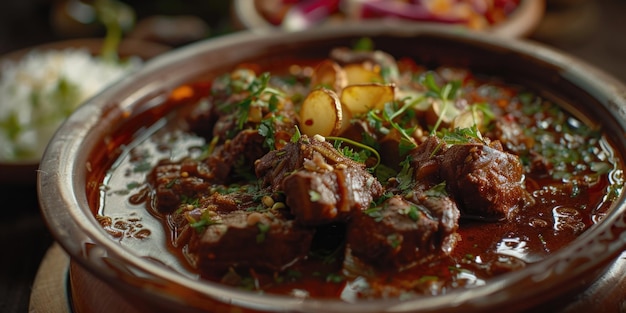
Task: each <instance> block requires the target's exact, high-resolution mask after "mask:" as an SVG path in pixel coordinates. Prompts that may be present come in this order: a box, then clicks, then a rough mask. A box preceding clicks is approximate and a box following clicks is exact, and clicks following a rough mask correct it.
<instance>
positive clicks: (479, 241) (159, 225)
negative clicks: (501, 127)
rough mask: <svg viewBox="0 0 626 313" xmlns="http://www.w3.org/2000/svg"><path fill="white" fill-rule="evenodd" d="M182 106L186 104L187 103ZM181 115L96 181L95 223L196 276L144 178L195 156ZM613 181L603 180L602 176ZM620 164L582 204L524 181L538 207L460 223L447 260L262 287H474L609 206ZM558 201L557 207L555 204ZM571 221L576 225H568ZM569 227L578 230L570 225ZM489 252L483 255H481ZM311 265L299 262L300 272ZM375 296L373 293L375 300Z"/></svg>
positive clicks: (337, 293)
mask: <svg viewBox="0 0 626 313" xmlns="http://www.w3.org/2000/svg"><path fill="white" fill-rule="evenodd" d="M190 105H193V103H192V104H190ZM185 111H186V110H178V111H174V112H173V113H171V114H170V115H168V116H167V117H165V118H163V119H161V120H159V121H158V122H157V123H155V124H154V125H153V126H152V127H150V128H148V129H145V130H143V131H141V132H140V133H139V134H137V136H135V138H136V139H134V140H133V141H132V142H131V143H129V144H128V145H127V146H125V147H124V148H123V149H122V150H123V152H122V153H121V154H120V156H119V157H118V158H117V159H116V161H115V162H114V164H113V166H112V167H111V168H110V170H109V171H108V172H107V174H106V176H105V177H104V179H103V181H102V187H101V188H100V193H99V198H100V199H99V209H98V213H97V218H98V220H99V221H100V222H101V224H102V225H103V226H104V229H105V230H106V231H107V232H108V233H109V234H110V235H111V238H112V240H115V241H117V242H119V243H120V244H121V245H123V246H125V247H127V248H128V249H129V250H131V251H134V252H135V253H137V254H140V255H141V256H143V257H146V258H149V259H152V260H156V261H158V262H160V263H162V264H164V265H165V266H167V267H169V268H171V269H173V270H174V271H176V272H179V273H181V274H183V275H186V276H189V277H194V278H199V275H198V274H196V273H195V272H194V269H193V268H192V267H191V266H190V265H189V264H188V262H185V257H184V255H185V253H184V247H181V246H176V242H178V240H177V239H178V238H177V236H179V235H180V232H179V230H176V229H175V230H173V231H170V227H171V223H169V221H168V219H167V218H164V217H163V216H161V215H160V214H158V213H156V212H155V211H154V210H153V205H152V204H151V203H150V199H151V194H150V190H149V188H148V186H147V182H146V175H147V173H148V171H149V170H150V169H151V168H153V167H154V166H155V165H156V163H157V162H158V161H159V160H162V159H169V160H172V161H177V160H180V159H182V158H183V157H186V156H189V155H191V156H198V155H200V154H202V151H203V150H202V149H203V148H202V147H203V146H205V145H206V144H207V142H206V140H205V139H204V138H201V137H199V136H197V135H194V134H191V133H188V132H187V131H186V127H187V125H186V124H185V122H184V121H183V116H182V115H184V114H183V113H181V112H185ZM602 148H603V151H602V153H604V154H606V155H607V156H609V157H612V156H613V151H612V150H611V147H610V145H609V144H608V143H607V140H606V139H602ZM610 178H612V179H615V181H609V179H610ZM621 180H622V178H621V164H617V165H614V168H613V169H612V171H611V172H610V174H609V175H608V176H602V178H601V181H600V182H598V183H596V184H595V185H594V188H591V189H588V190H586V191H584V193H583V194H582V195H580V196H582V197H586V199H587V201H586V203H588V204H589V205H588V207H581V206H580V205H578V204H577V201H576V200H575V199H573V198H572V197H571V196H570V195H569V194H567V193H565V192H563V190H560V189H559V190H555V189H551V188H550V187H549V186H548V187H540V186H544V185H545V184H546V183H549V182H551V181H550V180H549V179H547V178H546V177H540V176H537V177H533V176H532V175H530V176H529V177H527V185H526V187H527V188H528V190H529V191H531V193H532V194H534V195H536V196H538V197H540V196H542V195H547V196H548V197H546V198H547V199H549V201H546V203H540V204H537V205H535V206H534V207H532V210H526V211H521V212H520V214H519V215H518V216H517V217H516V219H515V221H514V222H509V223H488V222H482V221H473V220H461V221H460V227H459V230H458V233H459V234H460V235H461V238H462V240H461V241H460V242H459V244H458V245H457V247H456V248H455V250H454V252H453V253H452V255H451V256H450V257H449V258H444V259H441V260H437V261H434V262H430V263H426V264H422V265H418V266H415V267H412V268H410V269H408V270H406V271H403V272H402V275H395V274H397V273H396V272H395V271H393V270H390V271H389V272H384V271H380V272H379V273H377V275H376V278H374V279H372V280H370V281H369V282H367V283H366V282H364V281H363V275H362V274H363V273H364V272H366V271H367V269H366V267H365V266H363V265H362V264H359V263H358V261H357V260H351V259H350V260H347V261H346V264H348V265H351V266H348V269H347V271H346V273H345V274H346V276H347V277H348V280H347V281H344V282H342V283H340V284H329V283H326V282H324V281H323V280H320V279H319V277H314V276H313V275H311V276H306V275H305V277H303V278H302V280H301V281H300V283H291V284H282V285H275V286H272V287H270V288H267V289H265V291H266V292H270V293H283V294H297V291H299V290H300V291H301V290H307V293H306V296H315V297H340V298H342V299H345V300H348V299H353V298H358V297H361V296H363V295H365V296H366V297H367V293H368V288H369V286H371V285H375V284H381V285H392V286H406V285H411V284H413V286H412V287H411V288H413V289H414V290H419V292H421V293H423V294H439V293H442V292H446V290H449V289H451V288H458V287H471V286H480V285H484V284H486V283H487V281H488V279H489V277H491V276H493V275H498V274H501V273H505V272H508V271H510V270H512V269H518V268H522V267H523V266H524V265H525V264H526V263H534V262H538V261H540V260H542V259H544V258H546V257H547V256H548V255H549V254H550V253H553V252H555V251H557V250H559V249H561V248H562V247H564V246H566V245H567V244H568V243H569V242H571V241H572V240H574V239H575V238H576V237H577V236H579V235H580V233H581V232H582V231H584V230H586V229H588V228H589V227H590V226H592V225H593V224H594V223H597V222H598V221H600V220H601V216H602V215H603V214H605V213H606V211H607V210H608V209H609V207H610V202H607V201H605V196H606V188H607V186H609V185H611V184H613V183H615V182H621ZM555 203H558V205H555ZM572 219H574V220H575V221H576V222H574V223H572V222H571V221H572ZM553 220H554V222H553ZM559 221H566V222H567V223H559ZM577 225H578V226H579V227H577ZM486 252H489V253H486ZM315 266H318V265H316V264H311V263H310V262H308V263H307V262H304V264H302V265H301V268H302V269H311V268H315ZM428 277H447V279H446V282H447V283H445V284H444V285H438V284H434V283H423V284H421V285H419V286H417V285H416V284H415V282H418V281H421V282H424V281H427V280H428ZM403 294H404V291H403V290H395V289H394V290H388V294H386V295H382V296H392V297H395V296H402V295H403ZM376 296H381V295H376Z"/></svg>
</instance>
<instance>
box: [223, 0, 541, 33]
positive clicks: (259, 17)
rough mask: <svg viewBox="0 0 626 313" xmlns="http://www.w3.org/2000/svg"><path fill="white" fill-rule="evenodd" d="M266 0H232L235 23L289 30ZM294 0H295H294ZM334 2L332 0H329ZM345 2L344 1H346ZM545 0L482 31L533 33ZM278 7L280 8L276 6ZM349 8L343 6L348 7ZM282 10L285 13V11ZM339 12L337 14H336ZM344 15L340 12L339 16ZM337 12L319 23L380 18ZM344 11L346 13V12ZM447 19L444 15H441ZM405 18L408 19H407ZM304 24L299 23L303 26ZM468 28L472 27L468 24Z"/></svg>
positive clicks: (525, 2)
mask: <svg viewBox="0 0 626 313" xmlns="http://www.w3.org/2000/svg"><path fill="white" fill-rule="evenodd" d="M263 1H267V0H233V2H232V12H233V13H232V14H233V20H234V21H235V23H236V25H237V26H239V27H240V28H244V29H250V30H252V31H254V32H264V31H276V30H286V29H290V28H289V27H285V26H281V25H277V23H278V22H277V21H270V20H268V19H267V18H266V17H265V15H264V14H262V13H261V12H260V11H259V7H260V4H265V5H267V4H268V3H271V7H272V9H276V7H277V6H280V5H281V4H280V2H281V1H280V0H278V1H267V2H263ZM292 2H293V1H292ZM329 2H332V1H329ZM339 2H340V4H339V6H340V7H343V8H346V7H348V6H350V5H353V4H355V5H356V4H358V2H359V1H345V2H343V1H339ZM344 3H345V4H344ZM545 6H546V3H545V0H520V2H519V4H518V6H517V7H516V8H515V9H514V11H513V12H512V13H510V15H508V16H507V17H506V18H505V19H504V20H503V21H501V22H499V23H494V24H491V25H489V26H487V27H486V28H483V29H480V30H479V31H481V32H485V33H490V34H495V35H500V36H505V37H525V36H528V35H530V34H531V33H532V32H533V30H535V28H536V27H537V26H538V25H539V23H540V22H541V20H542V18H543V15H544V12H545ZM276 10H277V11H279V10H281V9H276ZM346 10H348V9H344V11H346ZM281 14H284V12H282V13H281ZM335 15H337V14H335ZM339 15H341V16H339ZM339 15H338V16H332V17H329V18H326V19H324V20H323V21H322V22H321V23H320V24H331V25H334V26H340V25H341V23H343V22H345V21H346V20H351V21H352V22H354V21H355V20H358V21H362V22H369V21H371V20H375V19H379V18H371V19H370V18H368V19H358V18H357V17H347V14H345V13H344V14H339ZM344 15H345V16H344ZM442 19H445V18H442ZM403 20H404V21H409V20H405V19H403ZM409 22H410V23H421V24H442V25H444V24H445V25H449V26H450V27H463V28H468V27H464V26H463V24H458V23H454V22H452V21H448V22H445V23H444V22H442V23H439V22H435V21H418V20H416V21H409ZM301 27H302V26H301V25H300V26H298V28H301ZM468 29H469V28H468Z"/></svg>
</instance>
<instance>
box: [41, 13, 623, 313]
mask: <svg viewBox="0 0 626 313" xmlns="http://www.w3.org/2000/svg"><path fill="white" fill-rule="evenodd" d="M364 36H367V37H369V38H371V39H372V40H373V42H374V43H375V45H376V47H378V48H380V49H384V50H385V51H387V52H389V53H391V54H394V55H405V56H413V57H416V58H419V59H420V60H423V61H424V62H426V63H432V64H449V65H457V66H468V67H470V68H472V69H475V70H477V71H480V72H485V73H491V74H494V75H498V76H502V77H505V78H507V77H508V78H515V79H516V81H518V82H521V83H525V84H528V85H529V86H531V87H533V88H537V89H538V90H542V91H543V92H545V93H546V95H550V96H551V97H553V98H554V99H558V100H559V101H562V102H563V103H577V107H576V110H578V111H579V112H581V113H582V114H583V115H584V116H586V117H588V118H589V119H590V120H592V121H602V125H603V127H604V130H605V131H606V134H607V136H608V137H609V139H610V141H611V142H613V143H614V145H615V147H616V151H615V153H616V154H617V155H618V156H619V157H621V158H622V159H623V158H624V156H626V137H624V136H623V134H624V133H626V110H625V109H624V108H626V87H625V86H624V85H622V84H621V83H620V82H619V81H617V80H616V79H614V78H612V77H610V76H608V75H606V74H604V73H603V72H601V71H599V70H597V69H595V68H594V67H592V66H589V65H587V64H585V63H584V62H581V61H580V60H578V59H575V58H573V57H570V56H568V55H566V54H563V53H561V52H558V51H555V50H552V49H550V48H547V47H545V46H542V45H539V44H536V43H533V42H528V41H521V40H516V39H502V38H495V37H492V36H483V35H481V34H477V33H472V32H463V31H459V30H457V29H455V30H451V29H450V28H446V27H437V26H423V25H414V24H398V23H396V22H389V21H383V22H379V23H373V24H367V25H364V24H346V25H345V26H344V27H341V28H331V27H323V26H322V27H320V28H316V29H312V30H308V31H305V32H300V33H283V32H268V33H263V34H259V33H254V32H241V33H237V34H233V35H228V36H225V37H220V38H216V39H212V40H209V41H204V42H198V43H195V44H192V45H189V46H186V47H184V48H181V49H179V50H175V51H172V52H170V53H166V54H164V55H162V56H159V57H157V58H155V59H153V60H151V61H149V62H148V64H147V65H146V66H145V67H144V68H143V69H142V70H140V71H139V72H137V73H134V74H132V75H130V76H128V77H126V78H124V79H123V80H121V81H120V82H118V83H117V84H115V85H114V86H112V87H111V88H108V89H107V90H106V91H104V92H103V93H101V94H99V95H98V96H96V97H95V98H93V99H91V100H90V101H88V102H87V103H86V104H85V105H83V106H82V107H80V108H79V109H78V110H77V111H76V112H74V114H73V115H72V116H70V118H69V119H68V120H67V121H66V122H65V123H64V124H63V126H62V127H61V128H60V130H59V131H58V132H57V133H56V135H55V136H54V138H53V139H52V141H51V142H50V144H49V145H48V148H47V150H46V153H45V155H44V157H43V160H42V162H41V166H40V170H39V178H38V192H39V198H40V204H41V210H42V213H43V216H44V218H45V220H46V222H47V224H48V227H49V229H50V231H51V232H52V234H53V235H54V237H55V239H56V240H57V241H58V242H59V243H60V245H61V246H62V247H63V248H64V249H65V250H66V251H67V253H68V254H69V256H70V257H71V260H72V269H73V270H72V271H71V273H72V275H71V277H72V279H71V282H72V283H75V284H78V283H81V282H82V284H81V285H82V286H84V285H85V284H84V281H85V280H86V279H87V280H90V281H94V282H97V284H98V286H100V287H102V288H106V289H107V290H110V291H112V292H113V293H115V294H116V297H117V298H120V299H124V300H125V301H126V303H128V307H127V309H128V310H131V311H132V310H136V311H137V312H142V311H144V312H157V311H159V312H175V311H185V312H248V311H271V312H464V313H468V312H486V311H506V312H521V311H526V310H530V309H533V310H534V309H538V308H546V307H547V308H549V310H551V311H554V310H553V309H554V307H559V306H563V305H565V304H566V303H565V302H564V301H567V299H570V298H569V297H571V296H572V295H573V294H577V293H578V292H580V291H581V290H583V289H585V288H587V287H588V286H589V285H590V284H591V283H593V282H594V281H596V280H597V279H598V277H600V275H602V273H603V272H605V270H606V269H607V267H609V266H610V265H611V264H612V263H613V262H614V260H615V259H616V258H617V257H618V256H619V255H620V254H621V252H622V251H623V250H624V247H626V236H625V234H626V215H625V213H626V203H625V199H624V196H623V195H621V196H620V197H619V199H618V200H616V202H615V203H614V205H613V206H612V208H611V209H610V211H609V213H608V214H607V215H606V217H605V218H604V219H603V220H602V221H601V222H599V223H598V224H596V225H594V226H593V227H592V228H591V229H589V230H588V231H586V232H584V233H583V234H582V235H581V236H580V237H578V238H577V239H576V240H575V241H574V242H572V243H571V244H569V245H568V246H566V247H565V248H563V249H562V250H559V251H557V252H555V253H553V254H551V255H550V256H549V257H548V258H546V259H544V260H542V261H540V262H537V263H534V264H532V265H529V266H527V267H526V268H524V269H522V270H520V271H516V272H512V273H507V274H504V275H501V276H498V277H496V278H493V279H491V280H489V281H488V282H487V284H486V285H484V286H479V287H475V288H471V289H457V290H453V291H450V292H449V293H447V294H444V295H441V296H430V297H429V296H424V297H418V298H414V299H410V300H406V301H401V300H375V301H355V302H351V303H348V302H344V301H340V300H320V299H299V298H292V297H288V296H278V295H271V294H257V293H252V292H248V291H242V290H238V289H232V288H229V287H225V286H223V285H220V284H217V283H212V282H208V281H204V280H201V279H196V278H194V277H189V276H187V275H182V274H180V272H179V271H177V270H176V269H175V268H173V267H172V266H170V264H167V265H166V264H164V262H162V261H159V260H158V259H159V255H160V253H166V252H165V250H158V249H156V250H151V251H142V248H141V247H135V248H129V247H127V246H124V245H121V244H119V243H118V242H117V240H113V239H112V238H111V237H110V236H109V235H108V234H107V233H106V232H105V231H104V230H103V228H102V227H101V226H100V224H99V223H98V221H97V220H96V218H95V217H94V215H95V214H96V213H97V209H98V206H99V203H100V201H108V199H100V198H99V196H98V195H99V194H100V192H101V191H100V188H101V182H102V179H103V178H104V176H105V175H106V170H107V169H108V168H109V166H110V165H111V163H112V162H113V161H114V160H115V158H116V156H117V152H118V151H119V150H120V149H121V147H123V146H124V145H125V144H127V143H128V142H130V141H131V140H132V139H133V138H132V136H133V134H134V133H135V132H136V131H137V130H138V129H140V128H146V127H149V126H150V125H153V124H154V123H155V122H156V121H157V120H158V119H159V118H161V117H162V116H163V115H164V114H165V113H166V112H167V111H168V110H170V109H171V108H167V107H164V106H163V105H162V104H163V103H164V99H165V98H166V97H167V95H168V94H169V93H170V92H171V91H172V90H173V88H175V87H176V86H179V85H181V84H184V83H188V82H193V81H196V80H201V79H209V78H211V77H215V76H216V75H218V74H221V73H224V72H226V71H228V70H230V69H232V67H233V66H235V65H236V64H238V63H241V62H259V63H262V64H271V62H275V61H278V60H283V59H287V58H309V57H313V58H321V57H325V56H327V53H328V51H329V49H330V48H332V47H336V46H341V45H344V46H345V45H350V44H351V43H354V42H355V41H357V40H358V39H359V38H362V37H364ZM142 223H143V224H144V226H145V227H149V228H150V227H151V226H150V225H152V226H153V227H151V228H150V231H151V232H152V234H153V235H155V236H156V234H157V233H158V232H159V231H160V230H159V229H160V228H161V227H160V224H159V223H158V222H154V221H149V220H144V221H142ZM101 290H102V289H93V288H92V289H89V288H83V289H81V290H80V292H82V297H79V298H80V299H82V301H84V302H87V303H83V305H84V306H83V307H88V308H91V309H92V310H93V311H103V310H104V311H106V310H108V309H110V308H111V305H113V303H117V302H111V301H104V300H102V299H106V298H103V294H102V292H101ZM75 299H76V295H75ZM88 299H95V300H94V302H92V303H89V300H88ZM98 299H100V300H98ZM563 299H565V300H563ZM98 301H100V302H103V303H101V304H100V303H99V302H98ZM78 312H81V311H80V310H79V311H78Z"/></svg>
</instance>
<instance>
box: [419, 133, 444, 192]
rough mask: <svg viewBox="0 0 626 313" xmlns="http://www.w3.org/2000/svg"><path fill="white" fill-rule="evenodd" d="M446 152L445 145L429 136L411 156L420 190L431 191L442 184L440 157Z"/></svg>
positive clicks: (437, 138)
mask: <svg viewBox="0 0 626 313" xmlns="http://www.w3.org/2000/svg"><path fill="white" fill-rule="evenodd" d="M445 150H446V145H445V143H444V142H443V141H442V140H441V139H439V137H436V136H429V137H428V138H427V139H426V141H424V142H423V143H422V144H420V145H419V146H418V147H417V148H416V149H415V151H414V152H412V154H411V167H412V168H413V179H414V180H415V182H416V185H417V187H416V188H418V189H421V190H425V189H430V188H431V187H432V186H434V185H437V184H439V183H441V182H442V178H441V176H440V174H439V170H440V168H441V158H440V157H439V156H440V155H442V154H443V153H444V151H445Z"/></svg>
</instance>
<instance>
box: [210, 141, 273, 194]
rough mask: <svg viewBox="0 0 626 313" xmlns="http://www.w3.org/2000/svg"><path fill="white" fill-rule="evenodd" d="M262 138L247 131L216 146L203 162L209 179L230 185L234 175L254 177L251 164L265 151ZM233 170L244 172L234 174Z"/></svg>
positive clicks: (235, 177)
mask: <svg viewBox="0 0 626 313" xmlns="http://www.w3.org/2000/svg"><path fill="white" fill-rule="evenodd" d="M263 141H264V138H263V136H261V135H260V134H259V132H258V131H256V130H252V129H247V130H242V131H241V132H239V133H238V134H237V135H236V136H235V137H234V138H233V139H232V140H227V141H226V142H225V143H224V144H223V145H221V146H218V147H217V148H216V151H215V152H214V153H213V154H211V155H210V156H209V157H208V158H206V159H205V160H204V163H206V165H207V167H208V168H210V170H211V177H210V179H211V180H212V181H213V182H215V183H223V184H226V183H231V182H233V181H234V180H236V179H237V178H242V177H237V175H236V174H239V175H240V176H241V175H254V172H253V169H254V167H253V164H254V161H256V160H257V159H258V158H260V157H261V156H263V155H264V154H265V152H266V150H267V149H265V148H263ZM235 170H244V172H243V173H236V172H235Z"/></svg>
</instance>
